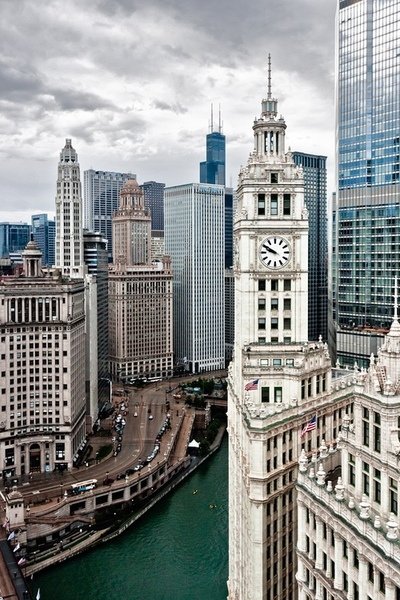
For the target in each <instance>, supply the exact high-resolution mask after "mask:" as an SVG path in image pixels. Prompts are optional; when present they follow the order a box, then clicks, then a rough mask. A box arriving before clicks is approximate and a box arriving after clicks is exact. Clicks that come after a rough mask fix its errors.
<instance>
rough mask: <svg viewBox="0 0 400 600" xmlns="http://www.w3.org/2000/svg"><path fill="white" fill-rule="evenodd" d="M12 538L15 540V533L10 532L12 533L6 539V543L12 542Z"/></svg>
mask: <svg viewBox="0 0 400 600" xmlns="http://www.w3.org/2000/svg"><path fill="white" fill-rule="evenodd" d="M14 538H15V531H12V532H11V533H10V535H9V536H8V538H7V541H8V542H10V541H11V540H13V539H14Z"/></svg>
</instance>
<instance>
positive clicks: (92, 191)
mask: <svg viewBox="0 0 400 600" xmlns="http://www.w3.org/2000/svg"><path fill="white" fill-rule="evenodd" d="M128 179H136V175H134V174H133V173H116V172H114V171H94V170H93V169H89V170H88V171H85V172H84V223H85V227H86V228H87V229H88V230H89V231H96V232H99V233H101V234H102V236H103V237H104V238H106V239H107V242H108V248H107V251H108V262H112V247H113V246H112V217H113V215H114V213H115V212H116V211H117V210H118V207H119V193H120V191H121V188H122V186H123V185H124V183H125V181H127V180H128Z"/></svg>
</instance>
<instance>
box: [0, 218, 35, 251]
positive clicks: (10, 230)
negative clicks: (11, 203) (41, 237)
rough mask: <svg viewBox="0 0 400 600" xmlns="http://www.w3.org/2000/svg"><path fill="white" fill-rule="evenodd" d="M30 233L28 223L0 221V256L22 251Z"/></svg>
mask: <svg viewBox="0 0 400 600" xmlns="http://www.w3.org/2000/svg"><path fill="white" fill-rule="evenodd" d="M30 234H31V226H30V225H28V223H0V258H6V257H8V256H9V255H10V253H11V254H13V253H15V252H18V253H20V252H22V250H23V249H24V248H25V246H26V245H27V243H28V242H29V236H30Z"/></svg>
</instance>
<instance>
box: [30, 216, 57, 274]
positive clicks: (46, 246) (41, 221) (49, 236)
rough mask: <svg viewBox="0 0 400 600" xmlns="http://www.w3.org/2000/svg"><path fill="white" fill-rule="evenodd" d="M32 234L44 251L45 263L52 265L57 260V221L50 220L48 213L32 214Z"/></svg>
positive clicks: (43, 259) (47, 265) (45, 264)
mask: <svg viewBox="0 0 400 600" xmlns="http://www.w3.org/2000/svg"><path fill="white" fill-rule="evenodd" d="M32 234H33V239H34V240H35V241H36V242H37V245H38V246H39V248H40V250H41V251H42V254H43V258H42V262H43V265H44V266H46V267H52V266H53V265H54V260H55V241H56V240H55V238H56V224H55V221H51V220H49V217H48V215H47V214H40V215H32Z"/></svg>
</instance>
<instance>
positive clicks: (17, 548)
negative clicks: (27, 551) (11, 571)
mask: <svg viewBox="0 0 400 600" xmlns="http://www.w3.org/2000/svg"><path fill="white" fill-rule="evenodd" d="M20 548H21V544H20V543H19V542H18V544H17V545H16V546H15V548H14V550H13V552H16V551H17V550H19V549H20Z"/></svg>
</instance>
